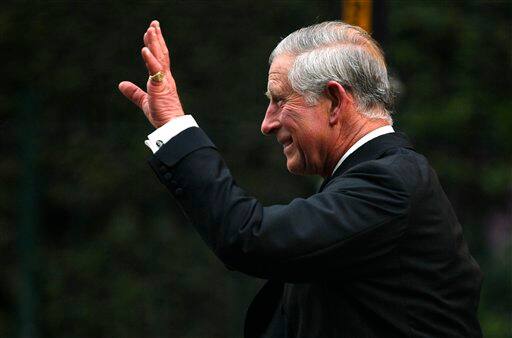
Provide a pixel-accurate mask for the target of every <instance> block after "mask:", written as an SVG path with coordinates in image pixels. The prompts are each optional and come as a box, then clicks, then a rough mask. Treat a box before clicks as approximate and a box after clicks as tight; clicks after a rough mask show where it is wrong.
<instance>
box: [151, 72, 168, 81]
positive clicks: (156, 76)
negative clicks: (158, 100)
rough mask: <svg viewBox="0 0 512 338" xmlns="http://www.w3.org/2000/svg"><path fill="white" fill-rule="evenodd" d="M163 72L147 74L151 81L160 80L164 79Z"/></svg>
mask: <svg viewBox="0 0 512 338" xmlns="http://www.w3.org/2000/svg"><path fill="white" fill-rule="evenodd" d="M164 77H165V75H164V73H163V72H158V73H156V74H154V75H150V76H149V79H150V80H151V81H153V82H162V81H163V80H164Z"/></svg>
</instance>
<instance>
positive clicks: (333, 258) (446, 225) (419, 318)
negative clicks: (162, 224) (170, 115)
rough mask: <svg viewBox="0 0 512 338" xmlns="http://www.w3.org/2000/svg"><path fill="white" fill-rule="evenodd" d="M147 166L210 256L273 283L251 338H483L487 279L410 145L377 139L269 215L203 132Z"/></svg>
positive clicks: (187, 134) (253, 313) (401, 139)
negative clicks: (314, 189) (316, 187)
mask: <svg viewBox="0 0 512 338" xmlns="http://www.w3.org/2000/svg"><path fill="white" fill-rule="evenodd" d="M149 162H150V165H151V167H152V168H153V169H154V171H155V172H156V174H157V175H158V177H159V179H160V180H161V181H162V183H163V184H165V185H166V186H167V187H168V188H169V190H170V192H171V193H172V195H173V196H174V197H175V198H176V200H177V201H178V203H179V204H180V206H181V207H182V209H183V211H184V212H185V214H186V215H187V216H188V217H189V218H190V220H191V221H192V223H193V225H194V227H195V228H196V229H197V231H198V232H199V234H200V235H201V236H202V238H203V239H204V241H205V242H206V243H207V244H208V246H209V247H210V248H211V249H212V250H213V252H214V253H215V254H216V255H217V256H218V257H219V258H220V259H221V260H222V261H223V262H224V264H225V265H226V266H227V267H228V268H230V269H235V270H238V271H241V272H244V273H246V274H249V275H251V276H256V277H260V278H265V279H268V280H269V282H268V283H267V284H266V285H265V286H264V287H263V288H262V290H261V291H260V292H259V293H258V295H257V296H256V298H255V299H254V301H253V302H252V304H251V306H250V307H249V309H248V312H247V317H246V325H245V336H246V337H249V338H251V337H303V338H311V337H326V338H329V337H337V338H339V337H350V338H353V337H465V338H467V337H480V336H481V330H480V326H479V323H478V320H477V307H478V301H479V294H480V286H481V281H482V274H481V272H480V269H479V267H478V265H477V263H476V262H475V261H474V259H473V258H472V257H471V255H470V254H469V252H468V248H467V246H466V243H465V242H464V239H463V237H462V230H461V226H460V224H459V222H458V221H457V218H456V216H455V214H454V212H453V210H452V207H451V205H450V203H449V201H448V199H447V198H446V196H445V194H444V192H443V190H442V188H441V186H440V184H439V182H438V179H437V177H436V175H435V173H434V171H433V170H432V169H431V167H430V166H429V164H428V162H427V160H426V159H425V158H424V157H423V156H422V155H420V154H418V153H416V152H415V151H414V150H413V148H412V146H411V145H410V143H409V142H408V140H407V139H406V137H405V136H404V135H402V134H398V133H391V134H386V135H382V136H379V137H377V138H375V139H373V140H371V141H370V142H368V143H366V144H364V145H363V146H362V147H361V148H359V149H358V150H356V151H355V152H354V153H353V154H351V155H350V156H349V157H348V158H347V159H346V160H345V161H344V162H343V164H342V165H341V166H340V167H339V168H338V169H337V170H336V172H335V173H334V175H333V176H332V177H329V178H328V179H326V180H325V182H324V183H323V184H322V187H321V188H320V191H319V192H318V193H316V194H314V195H312V196H311V197H309V198H306V199H304V198H297V199H294V200H293V201H292V202H290V203H289V204H287V205H273V206H269V207H264V206H263V205H262V204H261V203H260V202H258V201H257V200H256V199H255V198H253V197H250V196H248V195H247V194H246V193H245V192H244V191H243V190H242V189H241V188H240V187H238V185H237V184H236V182H235V180H234V179H233V177H232V176H231V174H230V172H229V170H228V168H227V166H226V164H225V163H224V161H223V159H222V158H221V156H220V155H219V153H218V152H217V150H216V149H215V146H214V145H213V143H212V142H211V141H210V140H209V139H208V137H207V136H206V135H205V134H204V133H203V132H202V130H201V129H199V128H189V129H187V130H185V131H183V132H182V133H180V134H179V135H177V136H176V137H175V138H173V139H171V140H170V141H169V142H167V143H166V144H165V145H164V146H163V147H162V148H161V149H160V150H159V151H158V152H156V153H155V155H154V156H153V157H152V158H151V159H150V161H149Z"/></svg>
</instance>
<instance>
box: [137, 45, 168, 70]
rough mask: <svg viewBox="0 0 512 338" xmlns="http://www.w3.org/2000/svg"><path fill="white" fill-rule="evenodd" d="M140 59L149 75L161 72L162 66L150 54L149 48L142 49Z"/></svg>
mask: <svg viewBox="0 0 512 338" xmlns="http://www.w3.org/2000/svg"><path fill="white" fill-rule="evenodd" d="M142 58H143V59H144V62H145V63H146V68H147V69H148V71H149V75H155V74H156V73H158V72H160V71H162V70H163V67H162V64H161V63H160V61H158V60H157V59H156V57H155V56H154V55H153V53H151V51H150V50H149V48H147V47H144V48H142Z"/></svg>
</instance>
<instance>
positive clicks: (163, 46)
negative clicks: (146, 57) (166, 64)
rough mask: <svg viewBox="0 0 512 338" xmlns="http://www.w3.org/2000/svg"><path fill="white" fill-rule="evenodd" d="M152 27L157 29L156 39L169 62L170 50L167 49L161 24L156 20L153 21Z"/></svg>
mask: <svg viewBox="0 0 512 338" xmlns="http://www.w3.org/2000/svg"><path fill="white" fill-rule="evenodd" d="M151 25H152V26H153V27H155V29H156V37H157V38H158V42H159V43H160V49H161V50H162V54H163V55H164V57H165V58H167V61H168V60H169V59H168V58H169V50H168V49H167V44H166V43H165V39H164V36H163V34H162V28H161V27H160V23H159V22H158V21H156V20H153V22H151Z"/></svg>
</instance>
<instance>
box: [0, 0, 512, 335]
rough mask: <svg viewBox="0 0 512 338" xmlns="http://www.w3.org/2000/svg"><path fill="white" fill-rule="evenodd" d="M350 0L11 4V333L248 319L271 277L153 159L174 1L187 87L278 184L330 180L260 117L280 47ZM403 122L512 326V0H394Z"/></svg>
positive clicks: (293, 192) (385, 18) (7, 183)
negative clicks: (157, 50)
mask: <svg viewBox="0 0 512 338" xmlns="http://www.w3.org/2000/svg"><path fill="white" fill-rule="evenodd" d="M340 8H341V3H340V1H300V2H297V1H278V2H270V1H268V2H256V1H229V2H217V1H192V2H190V1H177V2H162V1H151V2H131V3H129V2H121V1H117V2H106V3H104V2H87V1H80V2H65V1H50V2H32V3H31V2H11V3H8V4H3V5H2V9H1V11H0V41H1V46H2V54H3V58H2V59H3V60H4V61H2V75H3V79H2V80H3V81H2V90H1V91H0V107H2V109H1V110H0V114H1V115H0V138H1V144H2V146H1V148H0V152H1V153H0V156H1V160H0V180H1V181H0V182H1V184H2V188H1V189H0V257H1V263H2V267H3V268H2V269H1V270H0V337H27V338H28V337H184V338H196V337H239V336H241V332H242V325H243V319H244V315H245V310H246V308H247V306H248V304H249V302H250V300H251V299H252V298H253V296H254V294H255V293H256V291H257V289H258V287H259V286H260V285H261V284H262V281H260V280H255V279H252V278H250V277H247V276H244V275H241V274H239V273H236V272H229V271H227V270H226V269H225V268H224V266H223V265H222V264H221V263H220V262H219V261H218V260H217V259H216V258H215V257H214V255H213V254H212V253H211V252H209V251H208V249H207V248H206V246H205V245H204V244H203V243H202V242H201V240H200V238H199V236H198V235H197V234H196V233H195V232H194V230H193V229H192V227H191V226H190V225H189V224H188V222H187V220H186V218H185V217H184V216H183V215H182V214H181V212H180V210H179V208H178V207H177V205H176V204H175V202H174V201H173V199H172V197H171V196H170V195H169V194H168V193H167V191H166V190H165V188H164V187H163V186H162V185H161V184H160V183H159V182H158V180H157V178H156V177H155V175H154V174H153V173H152V171H151V170H150V168H149V166H148V165H147V164H146V159H147V158H148V157H149V155H150V150H149V149H148V148H146V146H145V145H144V143H143V141H144V139H145V138H146V135H147V134H149V133H150V132H151V131H152V128H151V126H150V125H149V123H148V122H147V121H146V119H145V118H144V116H143V114H142V113H141V112H139V111H138V109H137V108H136V107H135V106H133V105H132V104H131V103H130V102H128V101H127V100H126V99H125V98H124V97H123V96H122V95H121V94H120V93H119V92H118V90H117V84H118V82H119V81H122V80H132V81H134V82H135V83H138V84H139V85H144V83H145V81H146V78H147V73H146V71H145V67H144V64H143V62H142V61H141V58H140V49H141V47H142V34H143V33H144V31H145V29H146V27H147V25H148V24H149V23H150V21H151V20H152V19H159V20H160V22H161V25H162V27H163V31H164V35H165V38H166V39H167V41H168V45H169V47H170V49H171V57H172V64H173V66H174V75H175V77H176V81H177V83H178V86H179V91H180V95H181V98H182V102H183V105H184V107H185V109H186V111H187V112H188V113H192V114H193V115H194V117H195V118H196V120H197V121H198V122H199V124H200V125H201V126H202V128H203V129H204V130H206V131H207V133H208V134H209V135H210V137H211V138H212V140H213V141H214V142H215V143H216V144H217V146H218V147H219V149H220V150H221V152H222V154H223V155H224V156H225V158H226V160H227V162H228V164H229V165H230V167H231V170H232V172H233V173H234V175H235V177H236V178H237V181H238V183H239V184H240V185H241V186H243V187H244V188H246V190H247V191H249V192H250V194H252V195H254V196H256V197H258V198H259V199H260V200H261V201H263V202H264V203H265V204H272V203H278V202H279V203H286V202H287V201H290V200H291V199H292V198H294V197H297V196H307V195H309V194H311V193H313V192H314V191H315V189H316V187H317V185H318V184H319V179H318V178H314V177H297V176H292V175H290V174H289V173H288V172H287V171H286V166H285V160H284V157H283V156H282V152H281V149H280V147H279V146H277V144H276V141H275V140H274V139H273V138H272V137H263V136H262V135H261V134H260V131H259V126H260V122H261V119H262V118H263V115H264V112H265V109H266V105H267V99H266V98H265V97H264V95H263V93H264V91H265V89H266V74H267V70H268V64H267V60H268V55H269V53H270V52H271V50H272V49H273V47H274V46H275V45H276V44H277V43H278V42H279V41H280V39H281V38H282V37H284V36H286V35H287V34H289V33H290V32H292V31H293V30H295V29H297V28H299V27H302V26H307V25H310V24H313V23H316V22H321V21H324V20H333V19H339V18H340V11H341V10H340ZM374 15H375V16H376V18H377V19H378V20H379V22H380V23H379V25H378V30H376V31H375V36H376V37H377V38H378V39H379V40H380V41H381V42H382V43H383V48H384V50H385V52H386V57H387V61H388V64H389V68H390V72H391V74H392V76H393V78H394V83H395V85H396V87H397V88H398V91H399V96H398V100H397V105H396V114H395V116H394V119H395V126H396V127H397V128H398V129H400V130H402V131H404V132H406V133H407V134H408V135H409V137H410V138H411V139H412V140H413V142H414V143H415V145H416V147H417V149H418V150H419V151H420V152H422V153H424V154H425V155H426V156H427V157H428V158H429V159H430V161H431V164H432V166H433V167H434V168H435V169H436V170H437V172H438V174H439V176H440V179H441V182H442V184H443V186H444V188H445V191H446V193H447V194H448V196H449V198H450V200H451V201H452V203H453V206H454V208H455V210H456V212H457V214H458V217H459V219H460V221H461V223H462V224H463V227H464V234H465V237H466V240H467V241H468V244H469V247H470V250H471V252H472V254H473V255H474V256H475V258H476V259H477V261H478V262H479V264H480V265H481V267H482V270H483V271H484V273H485V281H484V284H483V290H482V295H481V305H480V311H479V316H480V320H481V323H482V327H483V330H484V333H485V336H486V337H511V336H512V329H511V325H512V324H511V321H512V315H511V306H512V290H511V289H512V282H511V266H512V259H511V257H512V256H511V253H512V241H511V232H512V100H511V80H512V76H511V75H512V53H511V51H512V6H511V2H510V1H502V2H500V1H493V2H477V1H464V2H451V3H448V2H445V1H435V2H432V1H422V2H414V1H391V2H384V3H383V2H379V9H378V11H377V12H376V13H374Z"/></svg>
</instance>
